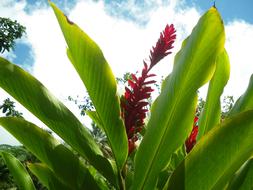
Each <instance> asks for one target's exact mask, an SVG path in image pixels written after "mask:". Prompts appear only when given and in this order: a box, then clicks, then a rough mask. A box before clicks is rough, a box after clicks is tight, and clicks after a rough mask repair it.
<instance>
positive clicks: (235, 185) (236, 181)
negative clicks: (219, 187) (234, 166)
mask: <svg viewBox="0 0 253 190" xmlns="http://www.w3.org/2000/svg"><path fill="white" fill-rule="evenodd" d="M252 188H253V159H252V158H251V159H249V160H248V161H247V162H246V163H245V164H244V165H243V166H242V167H241V168H240V169H239V170H238V171H237V172H236V173H235V175H234V177H233V178H232V180H231V181H230V183H229V184H228V185H227V187H226V189H227V190H238V189H240V190H246V189H252Z"/></svg>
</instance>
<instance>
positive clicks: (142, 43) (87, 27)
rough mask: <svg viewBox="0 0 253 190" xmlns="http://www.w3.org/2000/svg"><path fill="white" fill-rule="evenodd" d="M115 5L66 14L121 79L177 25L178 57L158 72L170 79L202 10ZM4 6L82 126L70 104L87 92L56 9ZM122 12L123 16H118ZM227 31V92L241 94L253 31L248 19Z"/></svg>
mask: <svg viewBox="0 0 253 190" xmlns="http://www.w3.org/2000/svg"><path fill="white" fill-rule="evenodd" d="M110 2H114V4H113V5H112V4H111V5H110V4H108V3H104V2H103V1H97V2H94V1H81V0H80V1H77V3H76V5H73V8H71V9H67V8H66V9H65V10H68V13H69V17H70V20H72V21H74V22H75V23H77V24H78V25H79V26H80V27H81V28H82V29H83V30H84V31H85V32H86V33H87V34H88V35H89V36H90V37H91V38H92V39H94V41H95V42H97V44H99V46H100V47H101V49H102V50H103V52H104V55H105V57H106V59H107V61H108V62H109V64H110V66H111V68H112V70H113V72H114V73H115V75H116V76H118V77H121V76H122V75H123V74H124V73H125V72H126V71H129V72H136V71H140V69H141V68H142V60H143V59H145V58H148V56H149V50H150V48H151V47H152V46H153V45H154V44H155V43H156V41H157V39H158V37H159V33H160V32H161V30H163V29H164V27H165V25H166V24H167V23H168V24H171V23H174V25H175V28H176V29H177V41H176V43H175V48H174V50H173V54H172V55H170V56H168V57H167V58H165V59H164V60H162V62H161V63H159V65H157V66H156V67H155V68H154V71H153V72H154V73H159V76H166V75H168V74H169V73H170V72H171V70H172V66H173V58H174V55H175V53H176V52H177V51H178V50H179V49H180V47H181V43H182V41H183V39H184V38H185V37H187V36H188V35H189V34H190V33H191V30H192V28H193V27H194V25H195V24H196V23H197V21H198V19H199V17H200V15H201V13H200V11H199V10H197V9H196V8H194V7H187V6H186V5H185V4H182V1H178V0H173V1H166V2H167V3H165V1H162V0H160V1H148V0H146V1H143V2H144V3H143V4H140V5H138V6H133V3H134V2H135V1H132V0H129V1H127V3H123V4H122V3H121V4H120V3H118V4H115V2H116V1H110ZM168 2H170V3H168ZM56 4H57V3H56ZM0 7H1V14H2V15H3V16H6V17H10V18H13V19H17V20H18V21H20V22H21V24H23V25H25V26H26V28H27V36H26V38H25V39H23V40H24V41H25V43H27V44H29V45H30V46H31V47H32V49H33V52H32V55H33V56H34V60H35V62H34V66H33V73H32V74H33V75H34V76H35V77H36V78H38V79H39V80H40V81H41V82H42V83H43V84H45V86H46V87H47V88H49V90H50V91H52V93H53V94H54V95H56V97H58V98H60V99H61V100H62V101H63V102H64V103H65V104H66V105H67V106H68V107H69V108H70V109H71V110H72V111H73V112H74V114H75V115H76V116H77V117H79V118H80V119H81V120H82V122H87V121H86V120H85V119H84V118H83V117H80V114H79V110H78V109H77V107H76V106H75V105H73V104H72V103H70V102H68V101H66V99H67V97H68V95H71V96H73V97H75V96H76V95H79V96H80V97H82V96H83V95H85V88H84V86H83V84H82V82H81V80H80V79H79V76H78V75H77V73H76V71H75V70H74V68H73V67H72V65H71V63H70V62H69V60H68V58H67V56H66V44H65V41H64V38H63V35H62V33H61V31H60V28H59V26H58V23H57V21H56V18H55V16H54V14H53V11H52V9H51V8H49V7H47V6H42V7H39V6H36V8H35V9H34V10H33V9H30V10H29V13H27V12H26V11H25V7H27V3H26V1H25V0H23V1H20V2H16V1H14V0H3V1H0ZM110 7H111V9H110ZM113 7H114V8H115V7H118V8H122V9H124V10H128V16H131V15H132V18H131V17H130V19H129V18H128V19H126V17H124V16H127V14H126V13H127V11H123V12H120V11H115V9H114V8H113ZM154 7H155V8H154ZM122 14H123V16H119V15H122ZM124 14H125V15H124ZM133 15H135V16H134V17H133ZM226 32H227V42H226V47H227V51H228V53H229V56H230V60H231V80H230V82H229V84H228V86H227V88H226V91H225V94H227V95H235V96H238V95H239V94H241V92H242V91H243V89H245V88H246V86H247V81H248V79H249V76H250V74H251V71H253V68H252V66H253V65H252V63H251V60H253V59H252V53H251V52H250V49H251V44H252V41H253V38H252V36H253V27H252V25H250V24H248V23H246V22H243V21H234V22H231V23H229V24H227V26H226ZM158 80H159V79H158ZM0 94H1V97H5V95H2V93H1V92H0ZM18 108H19V109H21V111H23V112H25V113H26V114H27V116H25V117H26V118H27V119H28V120H30V121H33V122H35V123H38V124H39V125H40V126H43V124H42V123H41V122H39V121H38V119H36V118H35V117H32V116H31V114H30V113H29V112H26V111H25V109H24V108H23V107H21V106H20V105H18ZM0 143H1V142H0Z"/></svg>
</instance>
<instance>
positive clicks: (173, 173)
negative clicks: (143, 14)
mask: <svg viewBox="0 0 253 190" xmlns="http://www.w3.org/2000/svg"><path fill="white" fill-rule="evenodd" d="M50 5H51V6H52V8H53V10H54V13H55V15H56V18H57V20H58V23H59V25H60V27H61V30H62V32H63V35H64V38H65V40H66V43H67V55H68V58H69V60H70V62H71V63H72V65H73V66H74V68H75V69H76V71H77V73H78V74H79V76H80V78H81V80H82V81H83V83H84V85H85V87H86V89H87V91H88V94H89V97H90V100H91V101H92V105H94V108H95V109H94V110H88V111H86V114H87V115H88V116H89V117H90V118H91V119H92V120H93V122H94V123H96V126H97V127H99V128H100V129H101V130H103V131H104V133H105V134H106V139H107V143H108V147H110V148H109V151H108V152H107V153H108V154H106V153H105V152H104V151H103V147H102V146H100V145H99V142H98V141H96V140H95V139H94V136H92V134H91V133H90V132H89V130H88V129H87V128H86V127H84V126H83V124H82V123H80V121H79V120H78V119H77V118H76V117H75V116H74V114H73V113H71V112H70V111H69V110H68V109H67V108H66V107H65V105H64V104H63V103H61V102H60V101H59V100H58V99H57V98H55V97H54V96H53V95H52V94H51V93H50V92H49V91H48V90H47V88H46V87H45V86H43V84H41V83H40V82H39V81H38V80H37V79H36V78H34V77H33V76H31V75H30V74H29V73H27V72H26V71H24V70H23V69H21V68H20V67H18V66H16V65H14V64H12V63H10V62H9V61H7V60H6V59H3V58H0V87H1V88H3V89H4V90H5V91H6V92H8V93H9V94H10V95H12V96H13V97H14V98H15V99H16V100H17V101H19V102H20V103H21V104H22V105H24V106H25V107H26V108H27V109H28V110H29V111H30V112H31V113H33V114H34V115H35V116H36V117H37V118H39V119H40V120H41V121H42V122H43V123H44V124H45V125H47V126H48V127H49V128H50V129H51V130H52V131H54V132H55V133H56V134H57V135H58V136H60V137H61V138H62V139H63V140H64V143H61V142H60V141H59V140H57V139H56V138H54V137H53V136H52V135H50V134H49V133H47V132H45V131H44V130H42V129H41V128H39V127H38V126H36V125H35V124H33V123H31V122H29V121H27V120H25V119H23V118H17V117H1V118H0V125H1V126H3V127H4V128H5V129H6V130H7V131H9V132H10V133H11V134H12V135H13V136H14V137H16V138H17V139H18V140H19V141H20V142H21V143H22V144H24V146H25V147H26V148H27V149H29V150H30V151H31V152H32V153H33V154H34V155H35V156H36V157H37V158H38V159H39V160H40V161H41V163H31V164H28V168H29V171H31V172H32V173H33V174H34V175H36V176H37V177H38V179H39V180H40V181H41V183H42V184H43V185H45V186H46V187H47V188H48V189H68V190H69V189H73V190H77V189H94V190H95V189H120V190H125V189H131V190H139V189H147V190H150V189H168V190H175V189H177V190H181V189H182V190H183V189H187V190H205V189H239V188H240V189H246V188H247V187H248V189H250V188H252V187H253V182H252V181H253V180H252V171H253V165H252V158H251V156H252V153H253V143H252V138H253V117H252V116H253V101H252V95H253V77H251V79H250V82H249V85H248V88H247V89H246V91H245V93H244V94H243V95H242V96H241V97H240V98H239V99H238V100H237V101H236V102H235V104H234V105H233V99H231V101H230V103H231V107H229V108H228V109H230V111H229V112H228V113H227V112H226V114H223V113H222V109H221V108H222V104H221V101H220V97H221V95H222V93H223V89H224V87H225V86H226V84H227V82H228V80H229V74H230V64H229V58H228V54H227V52H226V50H225V48H224V44H225V31H224V25H223V21H222V19H221V16H220V14H219V12H218V11H217V9H216V8H215V7H211V8H210V9H209V10H208V11H207V12H206V13H205V14H204V15H203V16H202V17H201V18H200V19H199V21H198V23H197V24H196V26H195V27H194V28H193V30H192V33H191V34H190V35H189V36H188V37H187V38H186V39H185V40H184V41H183V43H182V46H181V49H180V50H179V52H178V53H177V54H176V56H175V58H174V65H173V70H172V71H171V73H168V75H167V76H166V78H165V79H164V81H163V83H162V87H161V92H160V95H159V96H158V97H157V98H156V100H155V101H154V103H152V105H151V109H150V117H149V118H146V113H147V111H148V110H147V109H146V106H147V105H148V103H147V98H149V97H150V93H151V92H152V91H153V89H152V87H151V84H154V83H155V81H153V80H151V79H150V78H151V77H153V76H154V74H150V73H149V71H150V70H151V68H152V67H153V66H154V65H156V64H157V63H158V62H159V61H160V60H161V59H162V58H164V57H165V56H166V55H168V54H169V53H170V50H171V48H172V47H173V42H174V40H175V38H176V35H175V29H174V26H173V25H168V26H166V28H165V30H164V31H163V32H162V33H161V35H160V38H159V40H158V42H157V43H156V45H155V46H154V47H153V48H152V50H151V52H150V59H149V63H147V62H144V68H143V70H142V72H141V74H140V76H137V75H135V74H131V75H130V79H129V80H128V84H129V87H126V88H125V94H124V95H123V97H120V96H119V95H118V94H117V82H116V79H115V77H114V75H113V73H112V70H111V68H110V66H109V64H108V62H107V61H106V59H105V57H104V55H103V53H102V51H101V49H100V48H99V46H98V45H97V44H96V43H95V42H94V41H93V40H92V39H91V38H90V37H89V36H88V35H87V34H86V33H85V32H83V31H82V30H81V29H80V28H79V27H78V26H77V25H76V24H75V23H74V22H72V21H70V20H69V19H68V17H67V16H66V15H64V14H63V13H62V12H61V10H60V9H58V8H57V7H56V6H55V5H54V4H53V3H51V2H50ZM206 83H209V86H208V93H207V97H206V99H205V104H201V106H202V109H201V110H200V109H199V108H197V103H198V90H199V88H201V87H202V86H203V85H204V84H206ZM144 118H145V120H144ZM140 132H141V133H140ZM138 135H141V136H142V138H141V140H140V141H139V142H138V144H139V145H136V144H137V143H136V140H137V139H136V136H138ZM1 155H2V157H3V159H4V161H5V162H6V165H7V166H8V168H9V169H10V171H11V172H12V174H13V177H14V179H15V180H16V183H17V184H18V185H19V187H20V189H22V188H23V189H29V190H30V189H35V187H34V184H33V182H32V180H31V179H30V177H29V174H28V173H27V170H26V169H25V168H24V166H23V165H22V164H21V163H20V162H19V161H18V160H17V159H16V158H15V157H14V156H13V155H11V154H8V153H6V152H4V151H3V152H1Z"/></svg>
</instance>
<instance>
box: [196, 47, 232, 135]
mask: <svg viewBox="0 0 253 190" xmlns="http://www.w3.org/2000/svg"><path fill="white" fill-rule="evenodd" d="M229 73H230V64H229V58H228V55H227V52H226V50H224V51H223V52H222V53H221V54H220V55H219V56H218V57H217V59H216V69H215V73H214V75H213V78H212V80H211V81H210V83H209V87H208V94H207V98H206V103H205V106H204V109H203V111H202V113H201V115H200V117H199V121H198V126H199V133H198V139H200V138H201V137H202V136H203V135H204V134H205V133H207V132H208V131H209V130H210V129H211V128H213V127H214V126H215V125H216V124H218V123H220V120H221V104H220V96H221V94H222V92H223V89H224V87H225V85H226V84H227V81H228V79H229Z"/></svg>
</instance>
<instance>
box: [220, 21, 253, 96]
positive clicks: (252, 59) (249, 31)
mask: <svg viewBox="0 0 253 190" xmlns="http://www.w3.org/2000/svg"><path fill="white" fill-rule="evenodd" d="M225 30H226V35H227V38H226V49H227V52H228V55H229V58H230V65H231V73H230V80H229V83H228V85H227V87H226V89H225V94H228V95H234V96H235V97H239V96H240V95H241V94H242V93H244V91H245V90H246V88H247V86H248V83H249V79H250V76H251V74H253V54H252V44H253V38H252V36H253V25H252V24H249V23H247V22H245V21H242V20H235V21H233V22H230V23H228V24H227V25H226V28H225Z"/></svg>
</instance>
